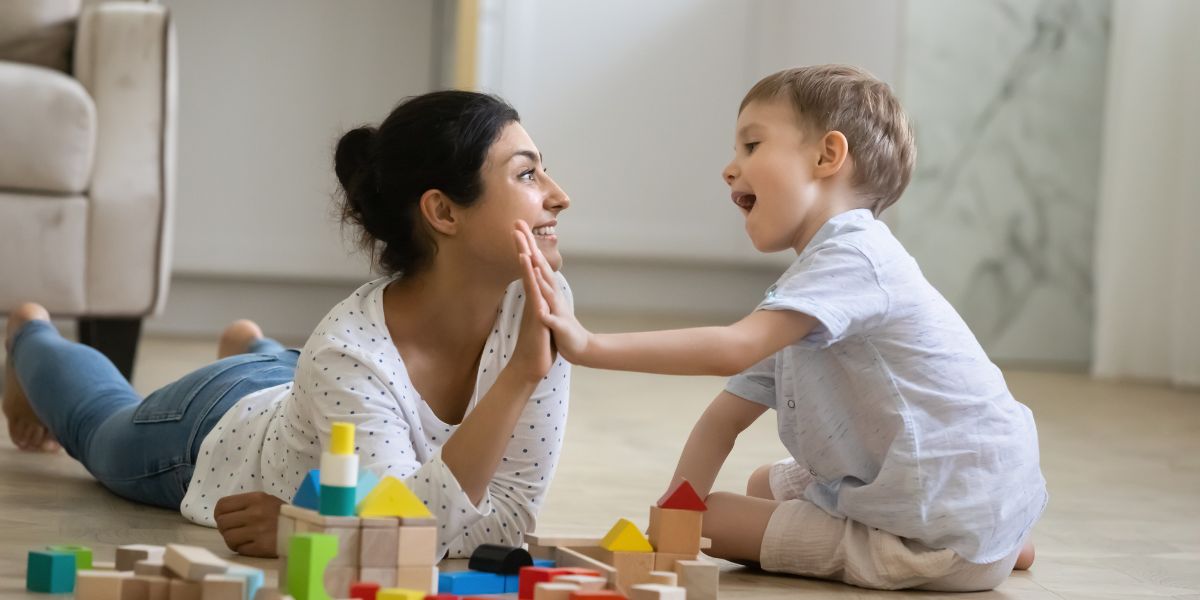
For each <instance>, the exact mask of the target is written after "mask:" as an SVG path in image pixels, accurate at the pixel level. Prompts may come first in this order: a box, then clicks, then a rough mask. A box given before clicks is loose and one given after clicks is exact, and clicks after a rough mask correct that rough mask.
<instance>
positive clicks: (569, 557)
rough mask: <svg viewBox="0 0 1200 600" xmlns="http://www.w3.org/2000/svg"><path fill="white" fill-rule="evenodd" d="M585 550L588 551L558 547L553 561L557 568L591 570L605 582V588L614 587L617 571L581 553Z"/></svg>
mask: <svg viewBox="0 0 1200 600" xmlns="http://www.w3.org/2000/svg"><path fill="white" fill-rule="evenodd" d="M597 549H599V548H597ZM586 550H588V548H563V547H559V548H558V549H557V551H556V553H555V555H554V561H555V562H556V563H557V566H559V567H578V568H583V569H592V570H594V571H595V572H596V573H598V574H599V575H600V577H603V578H604V579H605V580H607V582H608V584H607V587H610V588H611V587H615V586H616V585H617V570H616V569H614V568H613V567H612V565H609V564H607V563H605V562H603V561H600V560H597V559H596V558H594V557H592V556H588V555H586V554H584V553H583V552H584V551H586Z"/></svg>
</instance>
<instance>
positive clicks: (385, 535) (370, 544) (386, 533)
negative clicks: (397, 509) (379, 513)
mask: <svg viewBox="0 0 1200 600" xmlns="http://www.w3.org/2000/svg"><path fill="white" fill-rule="evenodd" d="M361 521H362V524H361V526H362V530H361V539H360V543H359V547H358V565H359V566H360V567H364V568H366V567H372V568H383V569H395V568H396V566H397V565H399V564H400V561H399V558H400V521H398V520H397V519H395V518H390V517H384V518H367V519H362V520H361Z"/></svg>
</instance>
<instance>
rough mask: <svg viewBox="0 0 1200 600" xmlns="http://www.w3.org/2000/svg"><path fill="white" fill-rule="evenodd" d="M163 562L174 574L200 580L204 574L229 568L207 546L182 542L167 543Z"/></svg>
mask: <svg viewBox="0 0 1200 600" xmlns="http://www.w3.org/2000/svg"><path fill="white" fill-rule="evenodd" d="M163 562H164V563H165V564H166V565H167V568H168V569H170V570H171V572H172V573H174V574H175V575H178V576H179V577H182V578H184V579H190V580H192V581H200V580H202V579H204V576H205V575H220V574H221V573H224V572H225V569H227V568H229V567H228V564H227V563H226V562H225V561H223V560H221V559H220V558H218V557H217V555H216V554H213V553H212V552H210V551H209V550H208V549H207V548H201V547H199V546H185V545H183V544H167V551H166V552H164V553H163Z"/></svg>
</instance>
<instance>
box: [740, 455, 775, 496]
mask: <svg viewBox="0 0 1200 600" xmlns="http://www.w3.org/2000/svg"><path fill="white" fill-rule="evenodd" d="M746 495H747V496H753V497H755V498H766V499H767V500H774V499H775V495H774V494H772V493H771V465H770V464H766V465H763V466H761V467H759V468H757V469H755V470H754V472H753V473H751V474H750V479H749V480H747V481H746Z"/></svg>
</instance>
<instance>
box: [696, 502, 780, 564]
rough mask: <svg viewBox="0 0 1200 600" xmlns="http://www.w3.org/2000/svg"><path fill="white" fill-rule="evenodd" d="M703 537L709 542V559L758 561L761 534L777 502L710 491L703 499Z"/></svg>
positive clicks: (764, 530)
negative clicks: (711, 557) (705, 506)
mask: <svg viewBox="0 0 1200 600" xmlns="http://www.w3.org/2000/svg"><path fill="white" fill-rule="evenodd" d="M704 502H705V504H707V505H708V511H706V512H705V513H704V534H703V535H704V537H706V538H709V539H711V540H712V548H709V549H708V550H707V551H706V553H707V554H708V555H709V556H715V557H717V558H723V559H725V560H729V561H733V562H742V563H745V562H759V560H760V557H759V552H760V550H761V549H762V542H763V535H764V534H765V533H766V530H767V524H768V523H769V522H770V521H771V515H772V514H774V513H775V509H776V508H777V507H778V506H779V503H778V502H776V501H774V500H767V499H764V498H752V497H750V496H743V495H741V494H732V493H729V492H713V493H711V494H709V495H708V498H705V500H704Z"/></svg>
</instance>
